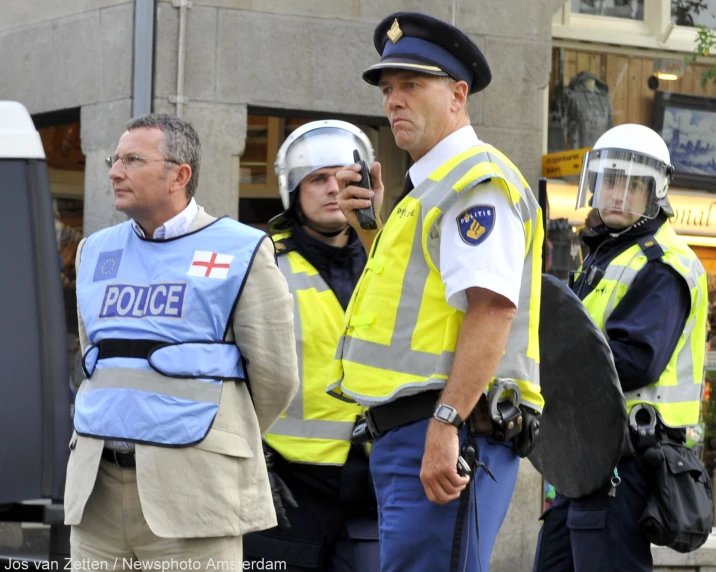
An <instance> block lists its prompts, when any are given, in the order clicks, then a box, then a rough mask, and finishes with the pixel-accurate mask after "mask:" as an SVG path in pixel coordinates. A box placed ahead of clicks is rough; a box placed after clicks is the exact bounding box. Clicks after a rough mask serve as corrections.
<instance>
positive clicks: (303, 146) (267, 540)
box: [244, 120, 379, 572]
mask: <svg viewBox="0 0 716 572" xmlns="http://www.w3.org/2000/svg"><path fill="white" fill-rule="evenodd" d="M355 150H357V151H358V153H359V155H360V156H361V158H362V159H364V160H365V161H366V162H367V163H368V164H369V165H371V164H373V155H374V153H373V147H372V145H371V143H370V140H369V139H368V137H367V136H366V135H365V133H363V132H362V131H361V130H360V129H358V128H357V127H355V126H354V125H351V124H350V123H346V122H344V121H332V120H329V121H314V122H312V123H308V124H306V125H303V126H301V127H299V128H298V129H296V130H295V131H294V132H293V133H292V134H291V135H290V136H289V137H288V139H287V140H286V141H285V142H284V144H283V145H282V146H281V148H280V150H279V152H278V156H277V158H276V165H275V166H276V174H277V175H278V179H279V193H280V195H281V200H282V202H283V206H284V212H283V213H281V214H280V215H278V216H277V217H274V218H273V219H272V220H271V221H270V223H269V227H270V229H271V230H272V231H273V232H274V233H275V234H274V235H273V239H274V241H275V245H276V251H277V255H278V265H279V268H280V270H281V272H282V273H283V275H284V276H285V278H286V280H287V281H288V284H289V288H290V289H291V293H292V294H293V296H294V302H295V312H294V316H295V324H294V327H295V333H296V342H297V353H298V357H299V375H300V380H301V387H300V389H299V392H298V394H297V396H296V397H295V399H294V400H293V402H292V403H291V405H290V406H289V407H288V410H287V411H286V413H285V415H284V416H282V417H281V418H280V419H279V420H278V421H277V422H276V423H275V424H274V425H273V427H272V428H271V430H270V431H269V432H268V434H267V435H266V436H265V449H266V453H267V461H268V465H269V467H270V469H271V471H272V474H271V481H272V488H273V492H274V502H275V505H276V511H277V516H278V521H279V527H278V528H275V529H271V530H268V531H263V532H259V533H255V534H251V535H248V536H247V537H246V538H245V540H244V549H245V552H246V555H247V559H248V560H253V561H258V560H261V559H264V560H268V559H271V560H284V561H286V563H287V566H288V568H287V570H292V571H298V570H324V571H326V572H328V571H339V572H343V571H346V572H348V571H356V572H363V571H366V572H367V571H372V570H377V569H378V567H379V563H378V561H379V553H378V532H377V526H378V525H377V513H376V506H375V505H376V503H375V495H374V492H373V488H372V484H371V478H370V473H369V469H368V458H367V456H366V454H365V452H364V449H363V448H359V447H356V446H352V445H351V443H350V437H351V433H352V431H353V427H354V425H355V421H356V419H357V418H358V417H359V416H360V415H361V413H362V408H361V407H360V406H358V405H357V404H355V403H347V402H345V401H341V400H338V399H335V398H334V397H332V396H329V395H327V394H326V391H325V388H326V380H327V378H328V371H329V368H330V365H331V361H332V359H333V357H334V355H335V349H336V345H337V343H338V339H339V337H340V334H341V331H342V327H343V322H344V311H345V308H346V307H347V305H348V302H349V300H350V297H351V294H352V292H353V288H354V286H355V284H356V282H357V281H358V278H359V276H360V274H361V272H362V270H363V266H364V265H365V261H366V254H365V251H364V250H363V246H362V245H361V242H360V240H359V239H358V237H357V235H356V233H355V231H354V230H353V229H352V228H351V227H350V226H349V225H348V223H347V221H346V218H345V216H344V215H343V213H342V212H341V211H340V209H339V208H338V202H337V201H338V199H337V195H338V184H337V182H336V177H335V175H336V172H337V171H339V170H340V169H342V168H343V167H344V166H345V165H347V164H349V163H352V162H353V152H354V151H355ZM374 168H379V166H378V165H377V164H375V167H374Z"/></svg>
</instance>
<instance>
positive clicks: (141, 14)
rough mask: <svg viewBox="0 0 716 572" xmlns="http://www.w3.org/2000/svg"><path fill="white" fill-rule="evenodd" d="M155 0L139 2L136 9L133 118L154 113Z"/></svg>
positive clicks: (141, 0) (139, 0)
mask: <svg viewBox="0 0 716 572" xmlns="http://www.w3.org/2000/svg"><path fill="white" fill-rule="evenodd" d="M153 63H154V0H137V1H136V4H135V8H134V101H133V109H132V116H133V117H136V116H137V115H143V114H145V113H151V112H152V64H153Z"/></svg>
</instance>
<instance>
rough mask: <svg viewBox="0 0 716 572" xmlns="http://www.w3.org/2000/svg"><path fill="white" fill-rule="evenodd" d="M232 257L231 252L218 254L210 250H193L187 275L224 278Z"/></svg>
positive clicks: (227, 273)
mask: <svg viewBox="0 0 716 572" xmlns="http://www.w3.org/2000/svg"><path fill="white" fill-rule="evenodd" d="M233 259H234V255H233V254H219V253H218V252H211V251H210V250H195V251H194V259H193V260H192V261H191V266H189V271H188V272H187V275H188V276H201V277H202V278H219V279H220V280H226V277H227V276H228V275H229V268H231V261H232V260H233Z"/></svg>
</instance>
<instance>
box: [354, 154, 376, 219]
mask: <svg viewBox="0 0 716 572" xmlns="http://www.w3.org/2000/svg"><path fill="white" fill-rule="evenodd" d="M353 160H354V161H355V162H356V163H358V165H359V166H360V175H361V180H360V182H358V183H351V185H353V186H356V187H362V188H364V189H370V173H369V172H368V165H366V162H365V161H363V160H362V159H361V158H360V153H359V152H358V149H355V150H354V151H353ZM356 217H358V224H360V227H361V228H362V229H365V230H375V229H376V228H378V222H377V220H376V218H375V205H374V204H373V198H372V197H371V199H370V206H369V207H365V208H363V209H356Z"/></svg>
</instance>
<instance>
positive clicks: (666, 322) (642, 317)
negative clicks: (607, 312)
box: [606, 260, 691, 391]
mask: <svg viewBox="0 0 716 572" xmlns="http://www.w3.org/2000/svg"><path fill="white" fill-rule="evenodd" d="M690 309H691V295H690V292H689V287H688V285H687V284H686V280H684V278H683V277H682V276H681V275H680V274H679V273H678V272H676V270H674V269H673V268H671V267H670V266H668V265H666V264H664V263H663V262H661V261H660V260H652V261H649V262H648V263H647V264H646V266H645V267H644V268H643V269H642V270H641V272H639V274H638V275H637V277H636V278H635V280H634V282H633V283H632V285H631V287H630V288H629V290H628V291H627V293H626V294H625V295H624V297H623V298H622V299H621V301H620V302H619V304H618V305H617V307H616V308H615V309H614V311H613V312H612V314H611V316H609V319H608V320H607V323H606V332H607V336H608V339H609V340H610V341H609V346H610V347H611V349H612V353H613V354H614V363H615V364H616V367H617V373H618V374H619V381H620V382H621V384H622V389H623V390H624V391H633V390H635V389H640V388H642V387H646V386H647V385H649V384H651V383H654V382H655V381H657V380H658V379H659V377H660V376H661V374H662V372H663V371H664V368H666V365H667V364H668V363H669V360H670V359H671V355H672V354H673V353H674V349H675V348H676V344H677V343H678V341H679V337H680V336H681V333H682V332H683V330H684V326H685V325H686V320H687V318H688V316H689V311H690Z"/></svg>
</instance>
